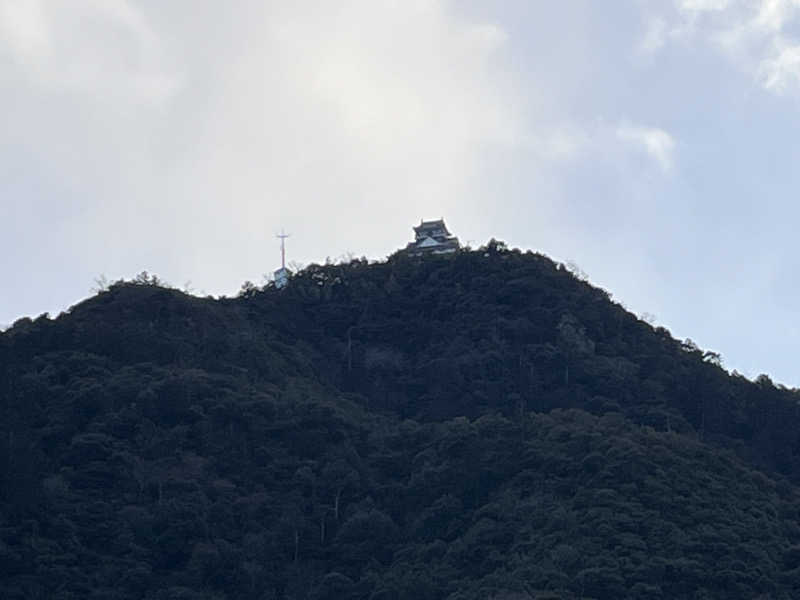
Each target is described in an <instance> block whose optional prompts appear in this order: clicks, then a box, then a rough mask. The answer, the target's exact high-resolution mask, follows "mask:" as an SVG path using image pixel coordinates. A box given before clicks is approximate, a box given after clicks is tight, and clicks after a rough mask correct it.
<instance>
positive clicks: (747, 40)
mask: <svg viewBox="0 0 800 600" xmlns="http://www.w3.org/2000/svg"><path fill="white" fill-rule="evenodd" d="M675 6H676V8H677V14H678V15H679V18H678V20H673V21H672V22H671V23H670V24H669V26H668V29H669V32H668V34H667V35H666V36H664V37H665V38H667V39H672V40H681V41H683V42H691V41H693V40H701V41H705V42H708V43H710V44H711V45H712V46H713V47H716V48H717V49H719V50H720V51H722V52H723V53H724V54H725V55H727V56H728V57H729V58H730V60H731V61H732V63H733V64H735V65H737V67H738V68H740V69H742V70H744V71H746V72H748V73H749V74H750V75H751V76H752V77H753V80H754V81H755V82H756V83H757V84H759V85H761V86H762V87H763V88H764V89H766V90H767V91H770V92H773V93H777V94H781V93H785V92H787V91H790V90H792V91H800V86H798V85H797V84H798V83H800V76H798V73H797V66H798V55H800V36H798V34H797V28H796V27H792V25H794V24H796V22H797V21H798V19H799V18H800V0H675ZM649 35H651V34H650V30H649V29H648V31H647V33H646V34H645V37H644V39H645V40H647V39H648V36H649ZM651 45H652V44H651ZM663 45H664V44H660V45H653V47H654V49H659V48H661V47H662V46H663Z"/></svg>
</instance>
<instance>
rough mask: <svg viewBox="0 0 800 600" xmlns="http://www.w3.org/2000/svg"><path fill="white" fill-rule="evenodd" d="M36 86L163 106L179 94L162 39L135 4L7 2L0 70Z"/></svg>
mask: <svg viewBox="0 0 800 600" xmlns="http://www.w3.org/2000/svg"><path fill="white" fill-rule="evenodd" d="M4 47H5V50H6V52H5V54H6V55H7V59H10V61H11V63H12V64H14V65H15V66H16V68H17V69H19V70H20V71H21V72H22V73H23V76H24V77H26V78H27V79H28V80H29V81H31V82H33V83H34V84H35V85H37V86H40V87H41V88H44V89H49V90H54V91H57V90H66V91H69V92H76V93H82V94H88V95H91V96H93V97H95V98H96V99H97V100H100V101H105V100H110V101H113V102H119V101H120V100H123V99H124V100H126V101H129V102H130V101H133V102H145V103H150V104H158V103H161V102H163V101H164V100H166V99H168V98H169V97H170V96H171V95H172V94H173V93H174V92H175V91H176V89H177V87H178V85H179V78H178V76H177V74H176V73H173V72H171V71H170V70H169V69H168V68H166V67H165V65H166V63H168V61H167V58H166V56H165V54H164V52H163V48H162V47H161V45H160V42H159V39H158V36H157V35H156V34H155V33H154V32H153V30H152V29H151V27H150V25H149V23H148V22H147V20H146V19H145V18H144V16H143V15H142V13H141V11H140V10H139V9H137V8H136V7H135V6H134V5H133V4H131V3H130V2H129V1H128V0H49V1H47V2H43V1H42V0H0V65H2V60H3V54H4V53H3V48H4Z"/></svg>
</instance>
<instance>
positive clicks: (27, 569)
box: [0, 241, 800, 600]
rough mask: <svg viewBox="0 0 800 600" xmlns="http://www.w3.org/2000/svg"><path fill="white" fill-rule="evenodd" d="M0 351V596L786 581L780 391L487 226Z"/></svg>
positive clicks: (113, 306)
mask: <svg viewBox="0 0 800 600" xmlns="http://www.w3.org/2000/svg"><path fill="white" fill-rule="evenodd" d="M0 366H1V368H0V393H1V394H2V400H3V403H2V415H0V416H2V417H3V420H2V423H3V425H2V428H0V434H2V438H0V439H3V440H5V443H3V444H0V451H1V452H2V455H0V465H2V466H3V471H2V473H0V483H2V485H1V486H0V490H2V491H3V493H2V496H0V501H2V505H0V506H2V512H0V516H1V517H2V520H1V521H0V527H1V529H0V534H2V537H0V540H2V544H0V562H2V563H3V564H6V565H9V567H7V568H6V569H5V572H4V574H3V576H2V577H0V589H4V591H5V597H9V598H25V597H42V596H45V595H46V596H47V597H53V598H70V597H92V596H91V594H93V593H94V594H96V595H97V597H112V598H113V597H119V598H134V597H145V598H225V597H231V598H232V597H257V598H304V597H313V598H328V597H330V598H334V597H336V598H405V597H419V598H450V599H451V600H455V599H456V598H465V599H466V598H490V597H494V598H559V597H560V598H597V599H600V598H640V597H641V598H645V597H647V598H654V597H655V598H657V597H665V598H667V597H669V598H717V597H719V598H723V597H725V598H728V597H758V596H759V595H761V596H763V597H775V598H790V597H793V595H796V593H797V592H798V591H800V571H799V570H798V569H800V550H798V548H800V545H798V544H800V526H798V523H800V516H799V515H798V508H797V507H798V506H800V503H798V499H800V495H798V487H797V483H798V477H800V427H798V426H797V425H798V424H800V423H798V421H800V414H799V413H798V396H797V393H796V392H795V391H793V390H786V389H781V388H779V387H775V386H774V385H773V384H772V383H771V382H770V381H769V379H768V378H761V379H759V380H757V381H756V382H749V381H747V380H746V379H744V378H743V377H740V376H736V375H731V374H728V373H726V372H725V371H724V370H723V369H721V368H720V366H719V365H718V364H715V355H714V354H713V353H707V352H704V351H702V350H700V349H699V348H697V347H695V346H693V345H692V344H689V343H686V342H680V341H678V340H675V339H673V338H672V336H671V335H670V334H669V332H668V331H667V330H666V329H664V328H653V327H651V326H650V325H648V324H647V323H644V322H643V321H641V320H640V319H638V318H637V317H635V316H634V315H632V314H630V313H629V312H627V311H625V310H624V309H623V308H622V307H621V306H620V305H618V304H616V303H613V302H612V301H611V299H610V296H609V294H608V293H607V292H605V291H604V290H601V289H598V288H595V287H593V286H591V285H590V284H588V283H587V282H584V281H581V280H579V279H577V278H576V277H574V276H573V275H572V274H571V273H570V272H569V271H568V270H567V269H565V268H564V266H563V265H559V264H557V263H554V262H553V261H551V260H550V259H548V258H547V257H545V256H543V255H538V254H533V253H523V252H520V251H518V250H510V249H508V248H506V247H505V246H504V245H503V244H502V243H500V242H494V241H492V242H491V243H490V244H488V245H487V246H486V247H483V248H481V249H479V250H477V251H461V252H458V253H457V254H455V255H453V256H447V257H425V258H424V259H419V258H413V257H408V256H405V255H403V254H402V253H399V254H396V255H393V256H392V257H390V258H389V259H388V260H387V261H386V262H381V263H376V264H370V263H368V262H367V261H366V260H355V261H351V262H350V263H347V264H340V265H311V266H309V267H307V268H306V269H304V270H302V271H301V272H299V273H297V274H296V275H295V276H294V277H292V279H291V282H290V284H289V286H288V287H286V288H285V289H282V290H277V289H274V288H272V287H270V286H267V287H266V288H265V289H263V290H258V289H253V288H248V289H245V290H243V293H242V294H241V295H240V297H238V298H232V299H219V300H211V299H204V298H196V297H192V296H187V295H185V294H183V293H181V292H178V291H177V290H172V289H168V288H163V287H160V286H158V285H153V283H152V282H139V283H120V284H116V285H113V286H111V288H110V289H109V290H107V291H103V292H101V293H99V294H98V295H97V296H95V297H93V298H91V299H88V300H86V301H84V302H82V303H79V304H78V305H76V306H75V307H73V308H72V309H71V310H70V311H69V313H68V314H65V315H62V316H60V317H59V318H57V319H55V320H50V319H47V318H39V319H36V320H22V321H18V322H17V323H15V325H14V326H13V327H12V328H11V329H9V330H8V331H6V332H4V333H2V334H0ZM70 557H71V558H70ZM54 578H55V580H58V581H63V582H66V583H64V584H63V585H62V586H61V587H58V586H57V585H56V584H54V583H52V581H53V580H54ZM37 594H38V596H37ZM59 594H60V595H59Z"/></svg>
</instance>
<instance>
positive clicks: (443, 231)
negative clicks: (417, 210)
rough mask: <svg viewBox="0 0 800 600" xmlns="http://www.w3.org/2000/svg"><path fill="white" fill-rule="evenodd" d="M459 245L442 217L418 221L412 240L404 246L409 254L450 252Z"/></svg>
mask: <svg viewBox="0 0 800 600" xmlns="http://www.w3.org/2000/svg"><path fill="white" fill-rule="evenodd" d="M460 247H461V245H460V244H459V243H458V238H457V237H455V236H454V235H452V234H451V233H450V232H449V231H448V230H447V225H445V224H444V219H439V220H438V221H420V223H419V225H417V226H416V227H414V241H413V242H409V243H408V245H407V246H406V252H407V253H408V254H409V255H410V256H421V255H423V254H450V253H451V252H455V251H456V250H458V249H459V248H460Z"/></svg>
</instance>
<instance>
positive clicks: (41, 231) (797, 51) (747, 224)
mask: <svg viewBox="0 0 800 600" xmlns="http://www.w3.org/2000/svg"><path fill="white" fill-rule="evenodd" d="M799 116H800V0H743V1H736V0H674V1H673V0H660V1H648V0H628V1H625V0H619V1H615V2H598V1H597V0H564V1H562V2H552V1H550V0H541V1H534V0H518V1H513V0H505V1H503V2H487V1H478V0H471V1H464V0H459V1H455V0H453V1H444V0H441V1H440V0H396V1H389V0H386V1H378V0H337V1H336V2H330V1H327V0H319V1H298V0H292V1H291V2H289V1H281V2H269V1H265V0H252V1H251V0H231V1H230V2H218V1H210V0H209V1H201V0H182V1H181V0H171V1H170V2H164V1H163V0H0V225H1V226H2V229H0V231H1V232H2V233H0V277H1V278H2V279H1V281H2V284H0V323H5V324H9V323H11V322H13V321H14V320H16V319H17V318H18V317H20V316H23V315H31V316H36V315H38V314H40V313H42V312H45V311H49V312H50V313H51V314H54V315H55V314H57V313H58V312H60V311H62V310H64V309H66V308H67V307H68V306H70V305H71V304H74V303H76V302H77V301H79V300H80V299H82V298H84V297H86V296H87V295H89V293H90V288H91V287H92V286H93V285H94V279H95V278H97V277H98V276H100V275H101V274H103V275H105V276H106V277H107V278H108V279H109V280H113V279H117V278H119V277H126V278H131V277H132V276H134V275H135V274H136V273H138V272H140V271H142V270H144V269H146V270H148V271H150V272H151V273H156V274H158V275H159V276H160V277H162V278H163V279H165V280H167V281H168V282H170V283H172V284H174V285H177V286H179V287H183V285H184V283H185V282H187V281H191V286H192V287H193V288H194V290H195V291H196V292H201V291H202V292H205V293H209V294H215V295H218V294H226V295H234V294H235V293H236V292H237V291H238V289H239V287H240V285H241V283H242V282H243V281H244V280H252V281H256V282H261V281H262V276H263V275H264V274H265V273H268V272H271V271H272V270H273V269H275V268H276V267H277V266H278V263H279V260H280V258H279V257H280V254H279V250H278V248H279V246H278V241H277V240H276V239H275V237H274V235H275V234H276V233H278V232H279V231H280V229H281V228H282V227H285V228H286V230H287V232H289V233H291V234H292V237H291V238H290V239H289V240H288V246H287V249H288V257H289V259H291V260H295V261H298V262H301V263H305V264H307V263H309V262H323V261H324V260H325V258H326V257H328V256H329V257H331V258H336V257H338V256H341V255H343V254H345V253H348V252H352V253H354V254H356V255H358V256H361V255H366V256H367V257H369V258H376V259H377V258H383V257H385V256H387V255H388V254H390V253H392V252H393V251H394V250H395V249H397V248H399V247H401V246H403V245H405V243H406V242H407V241H408V240H409V239H410V237H411V226H412V225H414V224H416V223H418V222H419V220H420V219H421V218H426V219H429V218H438V217H445V219H446V221H447V223H448V225H449V226H450V229H451V230H452V231H453V232H454V233H455V234H456V235H458V236H460V238H461V239H462V241H464V242H466V241H470V242H471V243H472V244H473V245H480V244H482V243H485V242H486V241H487V240H488V239H489V238H491V237H496V238H498V239H502V240H505V241H506V242H507V243H508V244H509V245H511V246H518V247H520V248H524V249H529V248H530V249H534V250H538V251H541V252H544V253H546V254H548V255H550V256H551V257H553V258H554V259H556V260H560V261H564V262H567V261H573V262H574V263H576V264H577V265H579V266H580V268H581V269H582V270H583V271H585V272H586V273H587V274H588V275H589V277H590V280H591V281H592V282H593V283H595V284H597V285H600V286H602V287H604V288H606V289H607V290H609V291H610V292H612V293H613V295H614V297H615V299H617V300H619V301H621V302H623V303H624V304H625V305H626V306H628V307H629V308H630V309H631V310H633V311H635V312H636V313H637V314H642V313H645V312H646V313H650V314H652V315H654V316H655V322H656V323H657V324H660V325H664V326H666V327H667V328H669V329H670V330H671V331H672V333H673V335H675V336H676V337H679V338H681V339H682V338H685V337H691V338H692V339H693V340H695V342H697V343H698V344H699V345H700V346H701V347H704V348H707V349H713V350H716V351H718V352H720V353H721V354H722V356H723V359H724V362H725V365H726V366H728V367H729V368H735V369H738V370H739V371H740V372H742V373H744V374H746V375H748V376H755V375H757V374H759V373H761V372H766V373H769V374H770V375H771V376H773V378H774V379H775V380H776V381H779V382H783V383H785V384H787V385H790V386H797V385H800V365H798V360H797V357H798V356H800V325H798V318H797V317H798V307H799V306H800V284H798V280H797V279H795V278H794V276H795V275H796V274H797V273H798V267H799V266H800V258H798V239H797V235H796V229H797V223H798V221H800V205H798V202H797V198H798V190H800V185H798V184H799V183H800V167H798V165H800V156H798V155H799V154H800V144H799V143H798V140H800V136H798V129H800V128H799V127H798V117H799Z"/></svg>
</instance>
